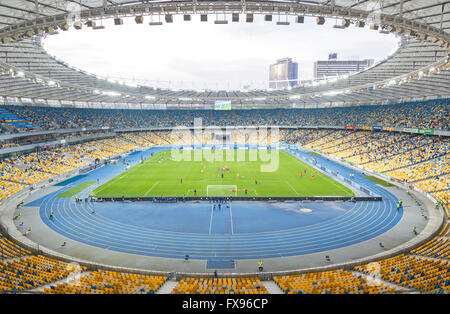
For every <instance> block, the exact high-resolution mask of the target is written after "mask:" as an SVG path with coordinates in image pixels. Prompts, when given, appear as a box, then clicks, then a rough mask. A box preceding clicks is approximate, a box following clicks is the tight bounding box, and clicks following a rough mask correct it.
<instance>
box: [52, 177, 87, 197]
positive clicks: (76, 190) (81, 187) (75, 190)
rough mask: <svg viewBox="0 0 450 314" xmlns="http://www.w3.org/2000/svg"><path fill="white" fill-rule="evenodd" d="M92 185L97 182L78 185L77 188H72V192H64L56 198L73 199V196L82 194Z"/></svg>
mask: <svg viewBox="0 0 450 314" xmlns="http://www.w3.org/2000/svg"><path fill="white" fill-rule="evenodd" d="M92 184H95V182H93V181H87V182H84V183H81V184H80V185H77V186H75V187H73V188H71V189H70V190H67V191H65V192H63V193H61V194H59V195H58V196H56V197H72V196H74V195H75V194H78V193H80V192H81V191H83V190H84V189H87V188H88V187H90V186H91V185H92Z"/></svg>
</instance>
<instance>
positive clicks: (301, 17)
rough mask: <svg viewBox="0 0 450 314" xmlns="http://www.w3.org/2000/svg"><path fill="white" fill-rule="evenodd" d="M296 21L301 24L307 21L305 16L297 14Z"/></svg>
mask: <svg viewBox="0 0 450 314" xmlns="http://www.w3.org/2000/svg"><path fill="white" fill-rule="evenodd" d="M295 23H299V24H303V23H305V17H304V16H300V15H299V16H297V17H296V18H295Z"/></svg>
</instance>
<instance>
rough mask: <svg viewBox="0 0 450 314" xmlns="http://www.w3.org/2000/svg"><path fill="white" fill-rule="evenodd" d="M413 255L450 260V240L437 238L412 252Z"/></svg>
mask: <svg viewBox="0 0 450 314" xmlns="http://www.w3.org/2000/svg"><path fill="white" fill-rule="evenodd" d="M411 253H412V254H417V255H424V256H429V257H434V258H446V259H450V238H449V237H436V238H434V239H433V240H431V241H430V242H427V243H425V244H424V245H422V246H420V247H419V248H417V249H414V250H412V251H411Z"/></svg>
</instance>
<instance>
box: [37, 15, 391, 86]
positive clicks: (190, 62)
mask: <svg viewBox="0 0 450 314" xmlns="http://www.w3.org/2000/svg"><path fill="white" fill-rule="evenodd" d="M191 18H192V20H191V21H190V22H185V21H183V16H181V15H177V16H174V23H168V24H166V23H165V21H164V16H161V18H160V19H159V18H158V17H157V16H155V17H153V18H152V17H150V16H146V17H145V20H144V24H136V23H135V21H134V18H125V19H124V24H123V25H120V26H115V25H114V24H113V21H112V20H104V21H102V25H104V26H105V29H103V30H92V29H91V28H88V27H86V26H85V25H84V27H83V29H82V30H75V29H74V28H70V30H69V31H67V32H63V31H60V33H59V34H58V35H54V36H48V37H47V38H46V39H44V41H43V44H44V48H45V49H46V50H47V51H48V52H49V53H50V54H51V55H53V56H56V57H57V58H58V59H60V60H63V61H65V62H67V63H69V64H71V65H73V66H75V67H76V68H78V69H82V70H84V71H87V72H89V73H92V74H96V75H99V76H101V77H108V78H111V79H112V80H116V81H117V80H120V81H128V82H136V83H139V84H141V85H149V86H153V87H159V88H170V89H175V90H176V89H194V90H204V89H212V90H241V89H244V88H247V89H265V88H267V87H268V81H269V66H270V64H273V63H276V61H277V60H278V59H281V58H285V57H289V58H292V59H293V61H296V62H298V64H299V80H310V79H312V78H313V63H314V62H315V61H317V60H327V59H328V54H329V53H331V52H337V53H338V58H339V59H340V60H349V59H359V60H361V59H375V62H377V61H379V60H381V59H383V58H384V57H386V56H387V55H389V54H390V53H391V52H393V51H394V50H395V49H396V46H397V41H398V39H397V38H396V37H395V36H394V35H387V34H380V33H378V32H376V31H371V30H369V29H368V27H366V28H364V29H360V28H356V27H350V28H348V29H345V30H343V29H334V28H333V25H334V24H339V25H340V23H341V21H340V20H338V21H336V20H333V19H328V20H327V21H326V23H325V25H323V26H319V25H316V21H315V18H312V17H306V18H305V23H304V24H296V23H294V22H295V21H294V17H289V18H287V17H278V16H273V21H272V22H265V21H264V20H263V18H264V16H263V15H255V18H254V22H253V23H246V22H245V21H242V20H243V19H244V20H245V15H241V22H239V23H232V22H231V16H230V15H226V16H225V15H223V14H220V15H215V14H211V15H208V22H200V17H199V16H198V15H193V16H192V17H191ZM225 18H226V19H227V20H228V21H229V22H228V24H226V25H218V24H214V20H215V19H218V20H223V19H225ZM159 20H161V21H162V22H163V23H164V24H163V25H162V26H149V24H148V23H149V22H151V21H153V22H157V21H159ZM277 21H283V22H284V21H289V22H290V23H291V24H290V25H288V26H280V25H276V22H277ZM97 25H100V22H99V21H98V22H97Z"/></svg>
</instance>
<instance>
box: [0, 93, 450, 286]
mask: <svg viewBox="0 0 450 314" xmlns="http://www.w3.org/2000/svg"><path fill="white" fill-rule="evenodd" d="M449 107H450V101H449V100H448V99H444V100H434V101H425V102H414V103H407V104H397V105H386V106H361V107H357V108H356V107H345V108H325V109H288V110H287V109H258V110H232V111H227V112H223V111H210V110H191V111H190V110H114V109H87V108H83V109H80V108H78V109H77V108H53V107H52V108H48V107H36V106H32V107H31V106H30V107H27V106H2V107H1V108H0V122H1V124H3V125H6V126H7V127H8V129H5V128H4V127H2V128H1V133H2V134H5V133H8V132H10V131H11V130H12V129H14V130H15V131H14V132H16V131H17V132H19V131H23V130H31V129H36V128H40V129H44V130H49V129H55V128H78V127H112V128H123V129H127V128H144V127H161V128H164V127H176V126H192V125H193V122H194V118H201V119H202V123H203V125H221V126H228V125H242V126H250V125H251V126H262V125H281V126H304V127H308V126H317V125H321V126H376V125H378V126H390V127H394V126H395V127H414V128H427V129H438V130H446V131H449V130H450V126H449V125H450V118H449V116H450V115H449ZM9 127H10V128H11V130H9ZM83 135H88V133H86V134H83ZM191 137H193V139H194V140H196V141H203V142H204V143H209V142H211V141H212V140H214V139H213V136H212V133H210V132H205V133H203V134H201V135H199V134H194V133H191V134H188V133H183V132H171V131H164V130H162V131H154V132H134V133H120V132H119V133H118V135H117V136H116V137H115V138H106V139H99V140H94V141H89V142H85V143H81V144H75V145H63V146H60V147H56V148H51V149H46V150H42V151H37V152H32V153H26V154H20V155H17V156H14V157H6V158H3V159H2V160H0V201H1V200H4V199H6V198H8V197H10V196H12V195H13V194H15V193H17V192H19V191H21V190H22V189H24V188H26V187H27V186H29V185H33V184H35V183H38V182H41V181H43V180H46V179H49V178H51V177H54V176H56V175H59V174H63V173H66V172H68V171H71V170H74V169H77V168H80V167H83V166H85V165H88V164H90V163H92V162H93V160H94V159H97V158H98V159H105V158H109V157H112V156H114V155H116V154H120V153H123V152H125V151H129V150H131V149H135V148H137V147H146V146H152V145H166V144H183V143H186V140H188V139H189V140H190V139H191ZM263 139H264V140H267V141H268V144H270V143H271V139H270V135H269V136H267V137H264V138H263ZM233 140H234V141H235V142H239V143H244V142H245V143H250V144H252V143H257V141H258V138H257V137H256V136H255V135H254V134H253V133H251V132H249V131H248V130H245V129H240V130H237V131H236V132H234V137H233ZM259 140H261V138H260V139H259ZM279 141H280V142H285V143H295V144H297V143H298V144H301V145H305V146H306V147H308V148H310V149H313V150H317V151H321V152H324V153H327V154H331V155H334V156H336V157H338V158H342V159H344V160H346V161H349V162H352V163H354V164H358V165H362V166H364V167H367V168H369V169H372V170H374V171H377V172H382V173H386V174H387V175H389V176H392V177H393V178H396V179H398V180H401V181H405V182H409V183H411V184H414V185H415V186H416V187H418V188H421V189H422V190H424V191H426V192H429V193H431V194H432V195H433V196H434V197H435V198H437V199H439V200H441V201H442V202H443V203H444V204H449V203H450V160H449V156H450V152H449V145H450V142H449V140H448V139H447V138H445V137H437V136H429V135H412V134H403V133H393V132H372V131H353V130H334V129H320V130H318V129H306V128H305V129H281V130H280V138H279ZM15 146H17V144H14V143H2V144H1V148H2V149H3V148H10V147H15ZM446 211H447V209H446ZM449 235H450V227H449V225H448V223H447V225H446V227H445V228H444V229H443V230H442V232H441V233H440V234H439V235H438V236H436V237H435V238H433V239H432V240H430V241H429V242H427V243H425V244H423V245H421V246H420V247H418V248H416V249H414V250H412V251H411V252H410V253H409V254H407V253H405V254H402V255H399V256H396V257H392V258H388V259H384V260H381V261H378V262H376V263H370V264H367V265H363V266H358V267H355V268H354V269H353V270H352V271H349V270H344V269H339V270H333V271H326V272H315V273H306V274H298V275H291V276H276V277H274V281H275V282H276V283H277V284H278V286H279V287H280V288H281V289H282V290H283V291H284V292H285V293H288V294H298V293H307V294H326V293H339V294H344V293H345V294H346V293H349V294H363V293H369V294H378V293H398V292H401V289H399V288H398V287H403V288H405V289H407V290H408V289H411V290H417V291H420V292H425V293H447V292H448V291H449V287H450V265H449V263H450V259H449V256H450V251H449V246H450V245H449V239H450V238H449ZM0 252H1V254H2V258H3V259H4V260H3V261H2V262H1V263H0V292H3V291H21V290H35V289H36V288H37V287H39V289H38V291H41V292H44V293H63V294H73V293H94V294H111V293H117V294H122V293H141V294H146V293H155V292H156V291H157V290H158V289H159V288H160V287H161V285H163V284H164V283H165V281H166V280H167V278H166V277H164V276H150V275H141V274H132V273H126V272H113V271H106V270H96V271H92V272H86V268H82V269H81V271H82V272H81V274H80V275H79V276H77V277H76V278H75V280H68V276H70V275H71V274H73V267H72V266H71V264H68V263H65V262H61V261H58V260H54V259H51V258H47V257H43V256H40V255H37V256H36V255H32V254H31V252H30V251H27V250H25V249H22V248H20V247H19V246H17V245H15V244H14V243H13V242H11V241H9V240H7V239H6V238H4V237H0ZM361 273H364V276H363V275H361ZM372 276H375V277H377V278H380V279H382V280H383V281H385V282H390V283H392V284H393V285H388V284H386V283H382V282H380V281H373V280H371V279H370V278H371V277H372ZM172 293H176V294H186V293H199V294H209V293H215V294H229V293H237V294H239V293H247V294H260V293H268V291H267V290H266V287H265V286H264V285H263V284H262V283H261V282H260V280H259V279H258V278H256V277H248V278H247V277H238V278H230V277H229V278H191V277H185V278H182V279H181V280H180V281H179V282H178V283H177V285H176V287H175V288H174V289H173V291H172Z"/></svg>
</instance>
